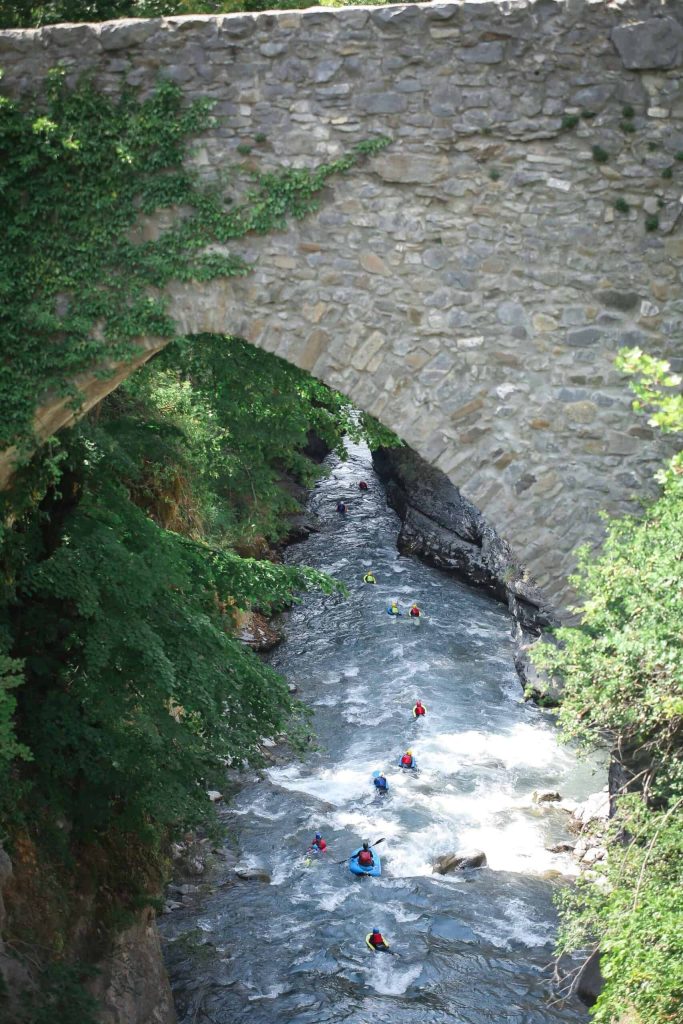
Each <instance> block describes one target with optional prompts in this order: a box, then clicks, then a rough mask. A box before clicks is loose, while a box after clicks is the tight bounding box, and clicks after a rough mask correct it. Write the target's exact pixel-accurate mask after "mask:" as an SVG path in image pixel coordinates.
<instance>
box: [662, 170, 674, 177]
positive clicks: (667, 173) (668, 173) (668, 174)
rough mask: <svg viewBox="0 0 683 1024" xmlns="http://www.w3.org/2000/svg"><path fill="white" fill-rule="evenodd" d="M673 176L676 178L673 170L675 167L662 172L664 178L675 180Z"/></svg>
mask: <svg viewBox="0 0 683 1024" xmlns="http://www.w3.org/2000/svg"><path fill="white" fill-rule="evenodd" d="M673 176H674V169H673V167H665V168H664V170H663V171H662V177H663V178H666V179H669V178H673Z"/></svg>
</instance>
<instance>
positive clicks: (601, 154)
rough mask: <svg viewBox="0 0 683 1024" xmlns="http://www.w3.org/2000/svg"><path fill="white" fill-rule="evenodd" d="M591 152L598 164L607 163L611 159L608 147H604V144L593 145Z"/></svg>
mask: <svg viewBox="0 0 683 1024" xmlns="http://www.w3.org/2000/svg"><path fill="white" fill-rule="evenodd" d="M591 153H592V154H593V159H594V160H595V162H596V164H606V163H607V161H608V160H609V153H608V152H607V150H606V149H603V148H602V146H598V145H595V146H593V147H592V148H591Z"/></svg>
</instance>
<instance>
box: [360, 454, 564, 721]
mask: <svg viewBox="0 0 683 1024" xmlns="http://www.w3.org/2000/svg"><path fill="white" fill-rule="evenodd" d="M372 459H373V463H374V467H375V471H376V472H377V474H378V476H379V477H380V478H381V479H382V480H383V481H384V483H385V485H386V493H387V501H388V503H389V505H391V507H392V508H394V509H395V510H396V511H397V512H398V514H399V516H400V517H401V520H402V525H401V531H400V533H399V538H398V548H399V550H400V551H401V552H402V553H404V554H412V555H415V556H416V557H417V558H420V559H422V560H423V561H424V562H427V563H428V564H429V565H434V566H436V568H438V569H443V570H445V571H447V572H450V573H453V575H455V576H457V577H458V578H459V579H462V580H465V581H466V582H467V583H470V584H472V585H474V586H478V587H482V588H484V589H486V590H488V591H489V592H490V593H492V594H493V595H494V596H495V597H497V598H498V599H499V600H500V601H503V602H505V603H506V604H507V606H508V608H509V610H510V613H511V614H512V615H513V617H514V618H515V619H516V621H517V624H518V629H517V634H516V637H515V639H516V641H517V644H518V652H519V657H515V668H516V669H517V672H518V674H519V675H520V678H521V679H522V682H523V683H524V684H525V685H526V687H527V688H528V691H529V694H530V695H533V694H535V693H537V694H539V695H540V694H543V695H544V696H543V700H544V702H545V703H548V704H556V703H557V702H558V699H559V681H558V680H550V681H547V680H545V679H542V678H541V677H540V676H539V674H538V673H537V672H536V670H535V669H534V668H533V666H532V665H531V661H530V658H529V657H528V647H527V646H526V645H530V644H531V643H532V642H533V641H534V640H536V639H537V638H538V637H539V636H540V635H541V633H542V631H543V630H544V629H545V628H547V627H549V626H553V625H555V624H556V621H557V620H556V616H555V614H554V612H553V610H552V609H551V607H550V606H549V605H548V603H547V601H546V600H545V598H544V597H543V595H542V593H541V592H540V590H539V589H538V587H537V586H536V585H535V583H534V582H533V580H531V578H530V577H529V576H528V574H527V573H526V572H525V570H524V568H523V567H522V566H521V565H520V564H519V561H518V560H517V559H516V558H515V556H514V553H513V551H512V549H511V548H510V546H509V544H508V543H507V542H506V541H505V540H503V538H502V537H499V536H498V534H497V533H496V531H495V530H494V529H493V528H492V527H491V526H489V524H488V523H487V522H486V520H485V519H484V517H483V515H482V514H481V512H480V511H479V509H478V508H477V507H476V506H475V505H473V504H472V503H471V502H470V501H468V500H467V499H466V498H464V497H463V496H462V494H461V493H460V491H459V490H458V488H457V487H456V486H455V485H454V484H452V483H451V482H450V480H449V479H448V477H447V476H446V475H445V474H444V473H442V472H441V471H440V470H438V469H435V468H434V467H433V466H430V465H429V464H428V463H426V462H425V461H424V459H422V458H420V456H419V455H417V453H416V452H413V451H411V450H410V449H409V448H380V449H378V450H377V451H374V452H373V453H372Z"/></svg>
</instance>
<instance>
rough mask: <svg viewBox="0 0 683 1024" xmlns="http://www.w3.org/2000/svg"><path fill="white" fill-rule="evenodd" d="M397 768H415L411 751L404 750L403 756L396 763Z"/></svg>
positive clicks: (415, 764) (415, 763)
mask: <svg viewBox="0 0 683 1024" xmlns="http://www.w3.org/2000/svg"><path fill="white" fill-rule="evenodd" d="M398 766H399V768H417V761H416V760H415V758H414V757H413V752H412V750H406V752H405V754H404V755H403V757H402V758H401V760H400V761H399V762H398Z"/></svg>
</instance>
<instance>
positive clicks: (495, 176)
mask: <svg viewBox="0 0 683 1024" xmlns="http://www.w3.org/2000/svg"><path fill="white" fill-rule="evenodd" d="M489 178H490V179H491V181H498V180H499V179H500V171H499V170H498V168H497V167H492V168H491V170H490V171H489Z"/></svg>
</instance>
